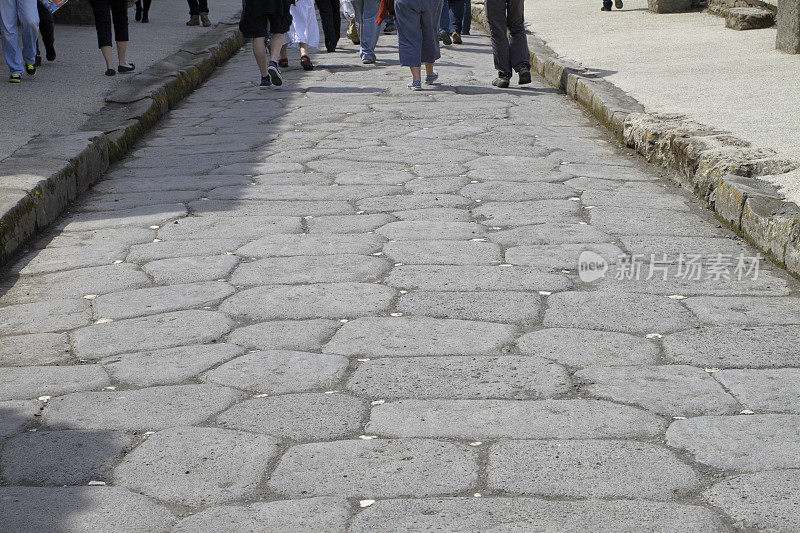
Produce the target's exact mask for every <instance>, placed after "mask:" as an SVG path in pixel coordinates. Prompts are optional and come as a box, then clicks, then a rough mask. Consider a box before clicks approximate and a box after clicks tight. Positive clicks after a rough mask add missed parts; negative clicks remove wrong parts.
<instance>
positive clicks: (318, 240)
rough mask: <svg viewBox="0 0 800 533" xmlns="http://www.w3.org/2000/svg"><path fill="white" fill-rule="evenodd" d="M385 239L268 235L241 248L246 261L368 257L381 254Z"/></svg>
mask: <svg viewBox="0 0 800 533" xmlns="http://www.w3.org/2000/svg"><path fill="white" fill-rule="evenodd" d="M383 242H384V239H383V238H381V237H380V236H378V235H366V234H364V235H350V234H322V235H317V234H310V233H303V234H300V235H267V236H266V237H262V238H260V239H258V240H256V241H253V242H251V243H249V244H246V245H244V246H242V247H241V248H239V249H238V250H237V251H236V253H237V254H238V255H241V256H244V257H290V256H295V255H326V256H330V255H341V254H360V255H362V256H363V255H366V254H371V253H374V252H379V251H380V250H381V248H382V247H383Z"/></svg>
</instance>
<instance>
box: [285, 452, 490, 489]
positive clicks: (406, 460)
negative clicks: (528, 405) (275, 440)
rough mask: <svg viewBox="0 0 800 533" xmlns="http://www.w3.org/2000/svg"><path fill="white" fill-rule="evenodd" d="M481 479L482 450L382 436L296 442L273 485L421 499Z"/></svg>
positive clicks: (472, 483) (474, 482) (469, 485)
mask: <svg viewBox="0 0 800 533" xmlns="http://www.w3.org/2000/svg"><path fill="white" fill-rule="evenodd" d="M477 481H478V465H477V454H476V453H475V450H473V449H471V448H469V447H468V446H466V445H463V444H453V443H449V442H439V441H432V440H424V439H399V440H385V439H376V440H340V441H333V442H322V443H313V444H301V445H299V446H293V447H292V448H289V450H288V451H287V452H286V453H284V454H283V456H282V457H281V459H280V461H279V462H278V466H276V467H275V470H274V471H273V473H272V475H271V476H270V480H269V486H270V487H271V488H272V489H273V490H275V491H277V492H278V493H280V494H286V495H292V496H294V495H298V496H299V495H303V496H328V495H331V496H340V497H363V498H376V497H391V496H402V495H412V494H413V495H414V496H416V497H421V496H433V495H437V494H449V493H454V492H461V491H463V490H467V489H469V488H471V487H473V486H475V484H476V483H477Z"/></svg>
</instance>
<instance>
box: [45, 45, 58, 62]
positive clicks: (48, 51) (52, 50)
mask: <svg viewBox="0 0 800 533" xmlns="http://www.w3.org/2000/svg"><path fill="white" fill-rule="evenodd" d="M44 56H45V57H46V58H47V60H48V61H55V60H56V47H55V46H54V45H53V43H44Z"/></svg>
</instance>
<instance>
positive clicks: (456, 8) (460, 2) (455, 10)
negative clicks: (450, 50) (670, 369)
mask: <svg viewBox="0 0 800 533" xmlns="http://www.w3.org/2000/svg"><path fill="white" fill-rule="evenodd" d="M445 5H446V6H447V9H448V14H449V15H450V28H448V30H449V33H453V32H456V33H459V34H460V33H463V31H464V0H447V1H446V2H445Z"/></svg>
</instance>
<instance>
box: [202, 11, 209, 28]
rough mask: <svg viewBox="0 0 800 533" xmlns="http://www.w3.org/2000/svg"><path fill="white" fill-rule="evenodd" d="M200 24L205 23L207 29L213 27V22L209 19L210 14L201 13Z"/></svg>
mask: <svg viewBox="0 0 800 533" xmlns="http://www.w3.org/2000/svg"><path fill="white" fill-rule="evenodd" d="M200 22H202V23H203V27H205V28H208V27H209V26H211V20H209V18H208V13H200Z"/></svg>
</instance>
